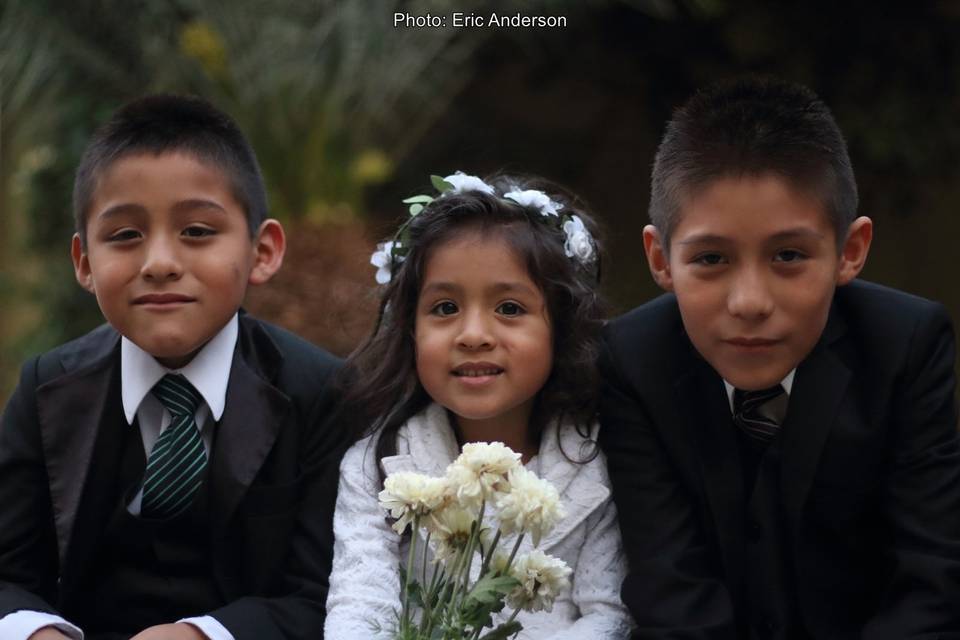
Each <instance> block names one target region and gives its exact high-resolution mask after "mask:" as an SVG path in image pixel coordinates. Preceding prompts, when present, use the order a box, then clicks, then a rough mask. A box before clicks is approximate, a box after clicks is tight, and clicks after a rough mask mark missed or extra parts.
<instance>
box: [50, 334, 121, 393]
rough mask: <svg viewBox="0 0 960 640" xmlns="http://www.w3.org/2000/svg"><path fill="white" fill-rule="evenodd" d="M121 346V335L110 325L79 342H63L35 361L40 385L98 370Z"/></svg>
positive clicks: (77, 339)
mask: <svg viewBox="0 0 960 640" xmlns="http://www.w3.org/2000/svg"><path fill="white" fill-rule="evenodd" d="M119 344H120V334H119V333H117V331H116V329H114V328H113V327H111V326H110V325H109V324H102V325H100V326H99V327H97V328H96V329H94V330H93V331H90V332H89V333H86V334H84V335H82V336H80V337H79V338H75V339H73V340H71V341H69V342H65V343H63V344H61V345H59V346H57V347H54V348H53V349H51V350H50V351H47V352H46V353H44V354H42V355H40V357H39V358H38V359H37V379H38V382H39V383H40V384H43V383H44V382H47V381H49V380H52V379H54V378H56V377H58V376H61V375H63V374H65V373H70V372H72V371H76V370H78V369H81V368H84V367H89V366H98V365H100V364H102V363H103V362H104V361H105V360H106V359H107V358H110V357H111V356H112V355H114V353H115V352H116V350H117V349H118V346H119Z"/></svg>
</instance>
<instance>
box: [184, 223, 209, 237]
mask: <svg viewBox="0 0 960 640" xmlns="http://www.w3.org/2000/svg"><path fill="white" fill-rule="evenodd" d="M214 233H216V231H214V230H213V229H211V228H210V227H201V226H199V225H193V226H190V227H187V228H186V229H184V230H183V235H185V236H187V237H188V238H203V237H206V236H212V235H213V234H214Z"/></svg>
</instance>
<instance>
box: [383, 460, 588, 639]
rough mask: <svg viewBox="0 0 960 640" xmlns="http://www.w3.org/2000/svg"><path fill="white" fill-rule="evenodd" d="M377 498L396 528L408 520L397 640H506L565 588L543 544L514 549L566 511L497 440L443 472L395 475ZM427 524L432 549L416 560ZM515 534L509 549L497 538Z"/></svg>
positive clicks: (561, 565)
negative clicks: (501, 618) (502, 615)
mask: <svg viewBox="0 0 960 640" xmlns="http://www.w3.org/2000/svg"><path fill="white" fill-rule="evenodd" d="M379 497H380V504H381V506H383V508H385V509H387V510H388V511H389V512H390V515H391V517H393V518H395V519H396V522H395V523H394V525H393V528H394V530H395V531H396V532H397V533H398V534H403V532H404V531H405V530H406V528H407V526H409V525H412V529H411V535H410V550H409V556H408V561H407V566H406V568H405V569H404V570H401V581H402V597H401V601H402V610H401V611H399V612H398V614H397V618H398V620H397V628H396V632H395V638H396V639H397V640H463V639H465V638H468V639H471V640H504V639H506V638H509V637H511V636H515V635H516V634H517V633H519V632H520V630H521V629H522V628H523V627H522V626H521V624H520V622H519V621H517V620H516V617H517V614H518V613H519V612H520V611H521V610H526V611H540V610H545V611H550V610H551V609H552V608H553V601H554V599H555V598H556V597H557V595H558V594H559V593H560V592H561V591H562V590H563V589H565V588H567V587H568V586H569V579H568V576H569V575H570V573H571V570H570V568H569V567H568V566H567V565H566V563H565V562H563V561H562V560H559V559H557V558H553V557H551V556H549V555H547V554H545V553H543V552H542V551H540V550H537V549H534V550H533V551H531V552H530V553H529V554H526V555H522V556H519V557H518V556H517V551H518V550H519V548H520V543H521V541H522V540H523V539H524V536H527V535H529V536H530V538H531V541H532V542H533V546H537V545H538V544H540V539H541V537H542V536H543V535H544V534H546V533H548V532H549V531H550V529H551V528H552V527H553V526H554V524H555V523H556V522H557V521H558V520H559V519H560V518H562V517H563V516H564V512H563V508H562V507H561V506H560V496H559V495H558V493H557V490H556V488H555V487H554V486H553V485H552V484H550V483H549V482H547V481H546V480H542V479H540V478H538V477H537V475H536V474H534V473H532V472H530V471H528V470H527V469H525V468H524V467H523V466H522V465H521V464H520V454H518V453H514V452H513V451H511V450H510V449H509V448H508V447H506V446H504V445H503V444H502V443H500V442H492V443H468V444H465V445H464V446H463V451H462V453H461V454H460V456H459V457H458V458H457V459H456V460H455V461H453V462H452V463H451V464H450V465H449V466H448V467H447V471H446V475H445V476H444V477H442V478H431V477H429V476H425V475H422V474H419V473H409V472H400V473H392V474H390V475H389V476H388V477H387V479H386V481H385V482H384V489H383V491H381V492H380V496H379ZM421 529H423V531H424V539H425V541H426V543H425V544H426V548H425V549H423V550H422V552H421V555H422V556H423V561H422V563H420V566H419V567H415V566H414V564H415V558H416V547H417V541H418V539H419V538H420V533H419V532H420V530H421ZM511 535H516V540H515V542H514V543H513V545H512V550H511V551H510V553H509V554H507V553H505V552H504V550H502V549H499V548H498V545H499V544H500V542H501V539H502V538H503V537H504V536H507V537H509V536H511ZM428 550H430V551H432V554H433V562H432V563H430V564H429V565H428V563H427V555H428V554H427V551H428ZM475 558H476V563H474V559H475ZM505 604H506V605H509V606H510V607H512V608H513V609H514V610H513V613H512V615H511V616H510V618H509V619H508V620H507V621H506V622H503V623H502V624H500V625H498V626H497V627H496V628H493V617H492V614H493V613H496V612H499V611H501V610H502V609H503V607H504V605H505ZM488 628H490V630H489V631H488V632H487V633H485V634H484V635H481V634H482V633H483V632H484V629H488Z"/></svg>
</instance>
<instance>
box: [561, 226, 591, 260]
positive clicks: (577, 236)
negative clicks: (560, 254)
mask: <svg viewBox="0 0 960 640" xmlns="http://www.w3.org/2000/svg"><path fill="white" fill-rule="evenodd" d="M563 233H564V234H565V235H566V236H567V241H566V242H565V243H564V245H563V251H564V253H566V254H567V256H568V257H570V258H575V259H577V260H579V261H580V263H581V264H589V263H591V262H593V258H594V251H593V240H592V238H591V237H590V232H589V231H587V228H586V227H585V226H583V220H581V219H580V217H579V216H570V219H569V220H567V221H566V222H564V223H563Z"/></svg>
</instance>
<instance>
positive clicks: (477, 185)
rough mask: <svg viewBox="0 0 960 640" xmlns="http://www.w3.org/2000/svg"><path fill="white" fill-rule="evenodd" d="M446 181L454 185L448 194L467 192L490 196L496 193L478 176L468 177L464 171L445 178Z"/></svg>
mask: <svg viewBox="0 0 960 640" xmlns="http://www.w3.org/2000/svg"><path fill="white" fill-rule="evenodd" d="M444 180H445V181H446V182H449V183H450V184H452V185H453V189H452V190H451V191H448V192H446V193H463V192H465V191H482V192H483V193H489V194H490V195H493V194H494V193H495V191H494V189H493V187H491V186H490V185H488V184H487V183H486V182H484V181H483V180H481V179H480V178H478V177H477V176H471V175H467V174H466V173H464V172H462V171H457V172H456V173H454V174H452V175H449V176H447V177H446V178H444Z"/></svg>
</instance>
